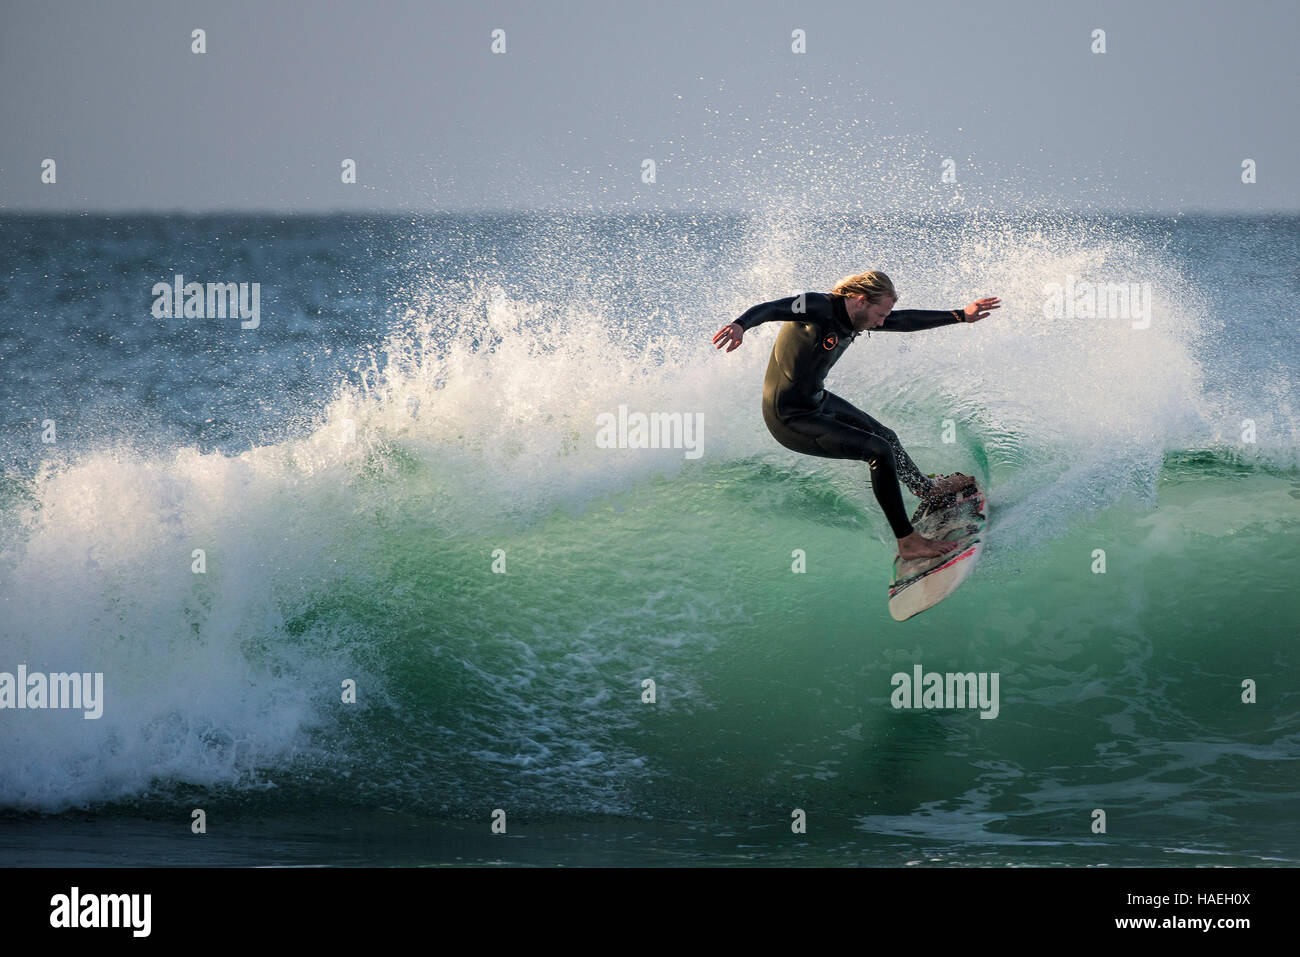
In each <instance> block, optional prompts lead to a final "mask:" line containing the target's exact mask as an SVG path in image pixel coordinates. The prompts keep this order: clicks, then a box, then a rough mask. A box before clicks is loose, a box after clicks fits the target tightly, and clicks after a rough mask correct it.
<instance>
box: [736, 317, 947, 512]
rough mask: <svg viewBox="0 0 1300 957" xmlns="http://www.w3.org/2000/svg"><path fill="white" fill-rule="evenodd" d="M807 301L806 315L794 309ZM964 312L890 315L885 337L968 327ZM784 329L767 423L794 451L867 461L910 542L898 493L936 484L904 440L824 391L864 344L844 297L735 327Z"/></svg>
mask: <svg viewBox="0 0 1300 957" xmlns="http://www.w3.org/2000/svg"><path fill="white" fill-rule="evenodd" d="M800 298H802V299H803V306H804V310H805V311H803V312H796V311H795V308H796V306H797V305H798V304H799V300H800ZM961 314H962V311H961V310H960V309H949V310H946V311H942V312H937V311H930V310H924V309H905V310H901V311H898V312H891V313H890V314H889V315H888V316H887V317H886V318H885V322H884V324H883V325H882V326H880V327H879V328H880V329H884V330H888V331H892V332H916V331H918V330H921V329H934V328H936V327H938V326H947V325H952V324H954V323H957V322H961V321H963V320H962V319H961V318H960V316H961ZM774 321H778V322H779V321H785V323H786V324H785V326H783V327H782V329H781V332H780V333H779V334H778V335H777V337H776V344H775V345H774V346H772V358H771V359H770V360H769V361H768V363H767V377H766V378H765V379H764V380H763V421H765V422H766V423H767V428H768V431H770V432H771V433H772V436H773V437H774V438H775V439H776V440H777V441H778V442H780V443H781V444H782V445H784V446H785V447H786V448H788V449H793V450H794V451H796V452H803V453H805V454H807V455H820V456H823V457H826V458H834V459H861V460H863V461H865V462H866V463H867V464H868V465H869V466H870V467H871V488H872V490H873V491H874V492H875V493H876V500H877V501H879V502H880V507H881V509H882V510H883V511H884V513H885V518H887V519H888V520H889V525H890V527H891V528H892V529H893V531H894V535H895V536H896V537H897V538H905V537H906V536H908V535H910V534H912V523H911V522H910V521H909V520H908V518H907V512H906V511H905V510H904V508H903V495H902V493H901V492H900V491H899V489H898V482H899V480H900V479H901V480H902V481H903V482H905V483H907V487H908V488H909V489H910V490H911V491H912V494H914V495H916V496H918V497H920V496H921V495H922V494H923V493H925V492H928V491H929V490H930V488H931V486H932V485H933V484H934V483H933V482H931V481H930V479H928V478H926V477H925V476H924V475H922V474H921V470H920V469H918V468H917V467H916V463H915V462H913V461H912V460H911V459H910V458H909V457H908V455H907V453H906V452H905V451H903V447H902V446H901V445H899V444H898V436H897V435H895V434H894V432H893V431H892V430H890V429H888V428H886V427H885V426H884V425H882V424H880V423H879V422H877V421H876V420H875V419H873V418H872V417H871V416H869V415H867V414H866V413H865V412H863V411H862V410H860V409H856V408H854V407H853V406H852V405H850V404H849V403H847V402H845V401H844V400H843V399H841V398H840V397H839V396H837V395H834V394H832V393H830V392H827V391H826V389H825V388H824V384H825V381H826V373H827V372H829V371H830V369H831V366H833V365H835V363H836V361H838V360H839V357H840V356H841V355H843V353H844V350H845V349H847V348H848V347H849V344H850V343H851V342H853V340H854V339H856V338H857V337H858V333H857V332H855V331H854V329H853V326H852V325H851V324H850V322H849V314H848V310H847V309H846V308H845V305H844V297H843V296H834V295H831V294H829V293H823V292H807V293H804V294H803V295H802V297H799V296H788V297H786V298H785V299H775V300H773V301H772V302H763V303H759V304H758V305H757V306H754V307H752V308H751V309H748V310H746V312H745V313H744V315H742V316H741V317H740V318H739V319H737V320H736V322H737V323H738V324H739V325H740V327H741V328H742V329H745V330H749V329H752V328H754V326H757V325H759V324H760V323H764V322H774Z"/></svg>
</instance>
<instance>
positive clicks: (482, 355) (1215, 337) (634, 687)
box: [0, 213, 1300, 866]
mask: <svg viewBox="0 0 1300 957" xmlns="http://www.w3.org/2000/svg"><path fill="white" fill-rule="evenodd" d="M0 250H2V251H3V255H2V256H0V263H2V264H3V265H2V266H0V269H3V281H0V370H2V371H3V375H2V376H0V468H2V478H0V673H8V674H12V675H17V673H18V669H19V667H20V666H22V667H23V668H24V669H25V670H26V672H28V673H33V672H39V673H42V674H45V675H49V674H55V673H65V672H66V673H73V672H75V673H79V674H85V675H92V674H98V675H102V695H101V696H100V700H99V702H98V706H99V707H100V708H101V709H102V713H101V714H100V715H99V716H98V717H89V718H88V717H87V716H86V715H87V713H88V711H87V708H86V707H85V706H84V705H85V702H83V707H81V708H76V707H66V708H53V707H30V708H23V709H18V708H17V707H13V706H10V707H0V865H18V866H28V865H70V866H79V865H90V866H98V865H121V864H140V865H148V864H178V865H355V864H371V865H401V866H407V865H410V866H441V865H463V864H491V865H538V866H554V865H567V866H581V865H592V864H600V865H660V864H663V865H737V866H744V865H777V864H779V865H823V864H828V865H861V866H906V865H927V866H945V865H946V866H989V865H997V866H1001V865H1063V866H1131V865H1156V866H1160V865H1177V866H1189V865H1190V866H1202V865H1211V866H1213V865H1247V866H1268V865H1288V866H1296V865H1298V864H1300V826H1298V825H1297V823H1296V822H1297V821H1300V777H1298V776H1297V774H1296V767H1297V761H1298V760H1300V664H1298V663H1297V659H1296V656H1295V654H1294V642H1295V639H1296V637H1297V631H1298V628H1300V594H1298V592H1297V588H1296V580H1297V576H1298V575H1300V550H1298V549H1297V545H1296V542H1297V537H1296V536H1297V531H1300V456H1298V454H1297V452H1298V450H1300V438H1298V436H1297V428H1296V424H1297V419H1298V416H1297V409H1296V400H1297V395H1300V393H1298V392H1297V387H1296V382H1297V371H1298V370H1300V338H1298V337H1297V335H1296V330H1295V321H1296V306H1295V303H1296V302H1297V301H1300V268H1298V267H1297V263H1300V218H1297V217H1221V216H1208V215H1202V216H1197V215H1186V216H1179V217H1174V216H1140V215H1122V216H1121V215H1110V216H1108V215H1101V214H1096V215H1079V214H1041V213H1040V214H1029V213H1025V214H1015V215H1012V214H1004V215H993V214H989V215H983V216H970V217H959V216H945V217H927V218H909V217H903V216H882V217H874V218H873V217H866V218H864V217H861V216H848V215H845V216H820V217H812V216H796V215H793V214H757V215H753V216H749V215H740V214H734V215H723V214H708V215H705V214H699V215H691V214H685V213H683V214H627V215H609V216H583V215H576V214H545V213H535V214H519V215H504V214H502V215H494V214H479V215H472V216H469V215H452V214H442V215H424V216H394V215H375V216H343V215H319V216H277V215H256V216H254V215H138V216H125V215H122V216H118V215H114V216H105V215H76V216H44V215H19V214H6V215H3V216H0ZM869 268H877V269H882V270H884V271H885V272H886V273H888V274H889V275H890V276H891V277H892V278H893V280H894V282H895V285H896V286H897V287H898V289H899V291H900V300H899V302H898V306H897V308H900V309H906V308H934V309H941V308H942V309H946V308H954V307H957V306H961V305H964V304H966V303H967V302H970V301H971V300H973V299H975V298H977V297H980V296H1000V297H1001V298H1002V301H1003V307H1002V308H1001V309H1000V310H999V311H997V312H995V313H994V314H993V315H992V316H990V317H989V318H988V319H986V320H983V321H981V322H979V323H976V324H974V325H968V326H953V327H948V328H943V329H937V330H932V331H929V332H921V333H913V334H901V333H887V332H876V333H875V334H873V335H872V336H871V337H869V338H868V337H866V336H861V337H859V339H858V340H857V341H856V342H855V344H854V346H853V347H852V348H851V349H850V350H849V351H848V352H847V353H846V355H845V356H844V358H843V359H842V360H841V361H840V363H839V364H838V365H837V366H836V367H835V369H834V370H833V372H832V374H831V377H830V379H829V380H828V383H827V385H828V388H830V389H832V390H833V391H834V392H835V393H836V394H838V395H840V396H842V397H843V398H845V399H847V400H848V401H850V402H852V403H854V404H855V405H857V406H858V407H860V408H862V409H864V410H865V411H867V412H868V413H870V414H871V415H872V416H874V417H876V418H877V419H880V420H881V421H883V422H884V423H886V424H887V425H889V426H890V427H891V428H892V429H894V430H895V431H896V432H897V433H898V435H899V438H900V440H901V442H902V443H903V445H904V446H905V447H906V448H907V450H908V452H909V454H910V455H911V457H912V458H913V459H915V460H916V461H917V463H918V464H919V465H920V466H921V467H922V469H923V470H925V471H927V472H944V473H947V472H953V471H964V472H968V473H970V474H974V475H976V476H977V477H978V478H979V479H980V481H981V483H982V484H983V485H984V487H985V488H986V489H987V490H988V496H989V504H990V524H989V528H988V534H987V543H986V547H985V551H984V554H983V556H982V558H981V561H980V563H979V566H978V567H977V569H976V571H975V574H974V575H973V576H972V577H971V579H970V580H969V581H967V582H966V584H965V585H963V586H962V588H961V589H960V590H959V591H958V592H957V593H956V594H954V595H953V596H951V597H950V598H948V599H947V600H945V601H944V602H942V603H941V604H939V605H938V606H936V607H934V608H933V609H930V610H929V611H927V612H925V613H924V614H922V615H921V616H919V617H917V618H915V619H913V620H911V621H908V622H904V623H898V622H894V621H893V620H892V619H891V618H890V616H889V613H888V609H887V604H886V599H887V587H888V583H889V579H890V567H891V560H892V557H893V551H894V549H893V539H892V537H891V536H890V534H889V528H888V525H887V524H886V522H885V520H884V517H883V515H882V514H881V512H880V510H879V508H878V507H877V505H876V502H875V499H874V496H873V495H872V493H871V489H870V486H869V479H868V471H867V468H866V466H865V465H864V464H863V463H858V462H847V461H839V460H830V459H814V458H809V457H803V456H799V455H796V454H795V453H793V452H789V451H787V450H785V449H784V448H782V447H780V446H779V445H778V444H777V443H776V442H775V441H774V440H773V439H772V438H771V436H770V435H769V434H768V433H767V430H766V428H765V426H764V424H763V420H762V416H761V414H760V400H761V395H762V381H763V373H764V369H765V367H766V363H767V360H768V353H769V351H770V349H771V344H772V341H773V339H774V337H775V335H776V331H777V329H776V326H775V325H774V324H770V325H767V326H763V327H760V328H758V329H755V330H753V331H751V332H750V333H748V334H747V335H746V337H745V342H744V344H743V345H742V346H741V347H740V348H739V349H738V350H736V351H735V352H732V353H730V354H722V353H719V352H717V351H716V350H715V349H714V348H713V346H712V344H711V342H710V340H711V338H712V336H713V334H714V333H715V332H716V331H717V330H718V329H719V328H720V327H721V326H722V325H723V324H725V323H727V322H729V321H731V320H733V319H734V318H736V317H737V316H738V315H739V314H740V313H741V312H743V311H744V310H745V309H746V308H747V307H748V306H750V305H752V304H754V303H757V302H761V301H766V300H770V299H776V298H780V297H783V296H788V295H791V294H793V293H795V292H797V291H800V290H819V291H826V290H829V289H830V287H831V286H832V285H833V283H834V282H835V281H836V280H837V279H839V278H840V277H842V276H844V275H847V274H849V273H854V272H859V271H862V270H864V269H869ZM178 275H180V276H183V277H184V278H183V281H182V285H183V284H184V283H190V282H197V283H201V284H207V283H223V284H224V283H235V284H240V283H247V284H250V286H251V284H253V283H256V284H258V289H259V299H258V300H257V301H258V310H257V314H256V317H255V319H248V318H247V317H241V316H239V315H234V314H230V313H227V314H221V315H218V314H213V313H211V311H210V310H208V311H206V312H204V314H203V315H185V314H184V313H185V310H183V309H181V310H173V311H171V312H170V314H168V310H165V309H163V307H162V305H160V300H162V299H165V298H166V297H167V296H166V293H164V292H162V291H161V290H162V289H163V288H165V287H172V286H173V284H174V283H175V282H176V281H177V280H176V277H177V276H178ZM1088 284H1103V285H1105V286H1107V287H1110V288H1111V292H1112V293H1114V292H1115V290H1117V289H1119V288H1121V287H1122V289H1123V291H1124V294H1125V295H1124V297H1123V298H1124V299H1125V300H1126V301H1121V299H1120V298H1118V297H1117V294H1113V295H1111V296H1110V299H1109V300H1107V298H1106V296H1104V295H1103V296H1101V297H1097V298H1095V299H1090V293H1089V292H1088V290H1089V288H1090V287H1089V286H1088ZM1053 289H1058V290H1067V292H1065V294H1064V297H1063V299H1062V301H1063V302H1064V306H1065V308H1063V309H1062V308H1055V309H1054V307H1053V305H1052V296H1053V293H1052V292H1051V290H1053ZM1059 304H1060V303H1058V305H1059ZM204 306H205V308H206V303H204ZM200 311H203V310H200ZM160 313H161V315H160ZM178 313H179V314H178ZM655 413H658V414H659V416H660V417H662V418H664V419H665V420H669V419H673V417H674V416H678V415H679V416H680V417H679V418H678V419H676V420H675V421H683V422H687V421H689V422H692V423H695V422H698V423H699V426H700V427H699V429H698V430H697V431H696V432H695V434H694V435H693V440H694V441H693V443H685V442H676V443H674V442H664V443H654V444H656V445H668V446H670V447H649V448H645V447H640V448H638V447H632V446H635V445H637V444H638V442H637V441H636V439H635V438H632V439H628V438H627V436H626V435H625V434H623V433H620V436H619V441H617V442H613V443H611V442H609V441H602V440H601V431H600V428H599V427H598V424H599V423H600V422H602V421H606V422H608V421H611V418H610V417H611V416H612V417H614V418H615V419H617V418H618V417H619V416H620V415H622V416H623V417H624V418H623V419H621V420H619V421H623V422H627V421H632V420H634V419H635V418H636V417H637V416H638V415H645V416H650V415H653V414H655ZM664 434H665V435H667V433H664ZM640 444H643V445H644V444H647V443H644V442H642V443H640ZM905 499H906V501H907V502H908V503H909V507H910V506H911V505H913V504H915V500H914V499H913V498H911V497H910V496H909V495H907V494H906V493H905ZM918 666H919V667H920V668H921V669H922V671H923V673H930V672H935V673H939V674H941V675H942V674H948V673H956V674H966V673H977V674H984V675H996V676H998V679H999V681H998V685H997V687H998V705H997V709H996V715H995V716H993V715H992V714H989V713H985V714H984V715H983V716H982V713H981V710H980V709H978V708H972V707H969V706H965V707H951V708H929V707H922V708H913V707H896V706H895V705H896V704H897V700H896V698H895V696H894V694H893V693H894V689H895V677H894V676H896V675H906V676H910V675H912V674H913V673H914V669H916V668H917V667H918ZM2 682H3V678H2V677H0V683H2ZM87 686H88V687H89V685H87ZM16 687H17V686H16V684H15V685H11V688H16ZM15 700H16V698H15ZM3 703H4V699H3V687H0V704H3ZM65 703H66V702H65ZM11 705H12V702H11ZM968 705H969V703H968ZM196 811H202V815H200V816H196V814H195V812H196ZM1098 812H1101V813H1100V814H1098ZM199 819H201V820H202V821H203V823H204V825H205V828H206V831H205V833H202V834H196V833H194V828H195V827H197V825H196V823H195V822H196V820H199Z"/></svg>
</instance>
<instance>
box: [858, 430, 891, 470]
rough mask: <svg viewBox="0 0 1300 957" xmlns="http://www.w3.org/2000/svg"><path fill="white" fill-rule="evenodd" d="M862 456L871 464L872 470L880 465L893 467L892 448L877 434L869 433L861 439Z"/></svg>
mask: <svg viewBox="0 0 1300 957" xmlns="http://www.w3.org/2000/svg"><path fill="white" fill-rule="evenodd" d="M862 458H863V459H864V460H865V461H866V463H867V464H868V465H870V466H871V469H872V471H875V470H876V469H877V468H879V467H881V466H888V467H889V468H890V469H891V470H893V469H894V450H893V449H892V448H891V447H890V445H889V443H888V442H886V441H885V440H884V439H883V438H881V437H879V436H876V435H869V436H867V437H865V438H864V439H863V440H862Z"/></svg>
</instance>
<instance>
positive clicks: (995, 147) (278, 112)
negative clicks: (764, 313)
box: [0, 0, 1300, 212]
mask: <svg viewBox="0 0 1300 957" xmlns="http://www.w3.org/2000/svg"><path fill="white" fill-rule="evenodd" d="M196 27H201V28H203V29H205V30H206V31H207V45H208V52H207V53H206V54H204V55H195V54H192V53H191V52H190V42H191V41H190V32H191V30H193V29H194V28H196ZM494 28H501V29H504V30H505V31H506V44H507V46H506V52H505V53H504V54H500V55H494V54H493V53H492V52H491V50H490V43H491V36H490V34H491V31H492V30H493V29H494ZM1094 28H1101V29H1104V30H1105V31H1106V45H1107V52H1106V53H1105V54H1100V55H1098V54H1093V53H1091V52H1090V46H1091V42H1092V41H1091V36H1090V35H1091V32H1092V30H1093V29H1094ZM1298 28H1300V3H1296V2H1294V0H1286V2H1263V0H1245V2H1242V0H1231V2H1228V0H1214V2H1182V3H1176V2H1140V3H1139V2H1132V0H1127V2H1114V3H1107V2H1101V3H1097V2H1088V3H1079V4H1068V5H1067V4H1056V3H1044V2H1032V0H1026V2H1000V3H969V2H966V0H926V2H899V3H891V4H878V3H864V2H861V0H844V2H806V0H797V2H785V3H780V2H707V0H701V2H698V3H689V2H688V3H669V2H657V0H656V2H637V3H631V2H624V0H605V2H599V0H590V2H589V0H573V2H566V0H551V2H542V0H534V2H526V3H525V2H502V3H471V2H465V3H449V2H395V0H370V2H367V3H335V2H317V3H308V2H303V0H293V2H289V0H276V2H260V3H253V2H221V3H217V2H212V0H209V2H202V3H197V2H161V0H159V2H152V3H145V2H88V0H87V2H53V3H46V2H35V0H33V2H11V0H3V2H2V3H0V88H2V89H3V90H4V93H3V98H2V99H0V129H3V131H4V135H3V137H2V138H0V208H4V209H8V210H22V209H26V210H51V211H54V210H63V211H70V210H82V209H90V210H169V209H190V210H211V209H215V210H234V209H270V210H286V211H321V210H339V209H393V210H441V209H449V210H460V209H470V208H484V207H487V208H499V209H517V208H565V209H583V210H587V209H609V210H614V209H649V208H656V207H657V208H677V209H692V210H698V209H722V208H725V209H753V208H757V207H762V206H781V207H786V208H799V209H818V208H828V209H829V208H833V207H835V206H838V205H843V204H849V205H850V206H852V207H853V208H855V209H856V208H859V207H860V208H862V209H871V208H877V207H887V208H888V207H892V208H901V209H906V210H916V211H936V210H942V209H969V208H972V207H993V208H1018V207H1020V206H1022V205H1025V204H1032V205H1035V206H1046V207H1061V206H1064V207H1069V208H1093V209H1104V210H1115V209H1152V210H1161V211H1176V210H1183V211H1190V210H1212V211H1242V212H1256V211H1276V210H1285V211H1296V210H1298V209H1300V189H1298V188H1297V181H1296V176H1297V161H1298V160H1300V131H1298V123H1297V117H1298V116H1300V66H1298V63H1300V58H1298V57H1297V51H1296V42H1297V38H1298V37H1300V29H1298ZM795 29H802V30H804V31H806V35H807V53H805V54H801V55H800V54H795V53H792V52H791V42H792V41H791V31H793V30H795ZM46 157H52V158H54V159H55V161H56V162H57V164H58V166H57V173H58V181H57V183H55V184H53V185H47V184H43V183H41V181H40V174H41V162H42V160H44V159H45V158H46ZM345 157H346V158H351V159H354V160H356V162H357V164H358V179H359V182H358V184H356V185H345V184H343V183H341V182H340V175H339V174H340V165H339V164H340V163H341V161H342V160H343V159H344V158H345ZM949 157H951V158H952V159H953V161H954V165H955V170H956V175H957V183H956V184H951V183H947V184H945V183H942V182H941V176H942V173H943V165H942V164H943V161H944V160H945V159H946V158H949ZM647 158H649V159H653V160H654V161H655V163H656V179H657V182H655V183H653V184H647V183H643V182H642V180H641V171H642V166H641V164H642V161H643V160H645V159H647ZM1247 158H1250V159H1253V160H1255V162H1256V164H1257V177H1258V182H1256V183H1254V184H1251V185H1245V184H1243V183H1242V182H1241V163H1242V160H1244V159H1247Z"/></svg>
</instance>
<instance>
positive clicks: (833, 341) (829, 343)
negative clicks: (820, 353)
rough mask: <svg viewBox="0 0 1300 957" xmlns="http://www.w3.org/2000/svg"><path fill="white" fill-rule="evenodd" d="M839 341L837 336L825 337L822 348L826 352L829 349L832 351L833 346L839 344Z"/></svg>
mask: <svg viewBox="0 0 1300 957" xmlns="http://www.w3.org/2000/svg"><path fill="white" fill-rule="evenodd" d="M839 341H840V337H839V336H834V335H831V336H827V337H826V338H825V339H823V340H822V348H823V349H825V350H826V351H827V352H829V351H830V350H831V349H834V348H835V346H836V345H838V344H839Z"/></svg>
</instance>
